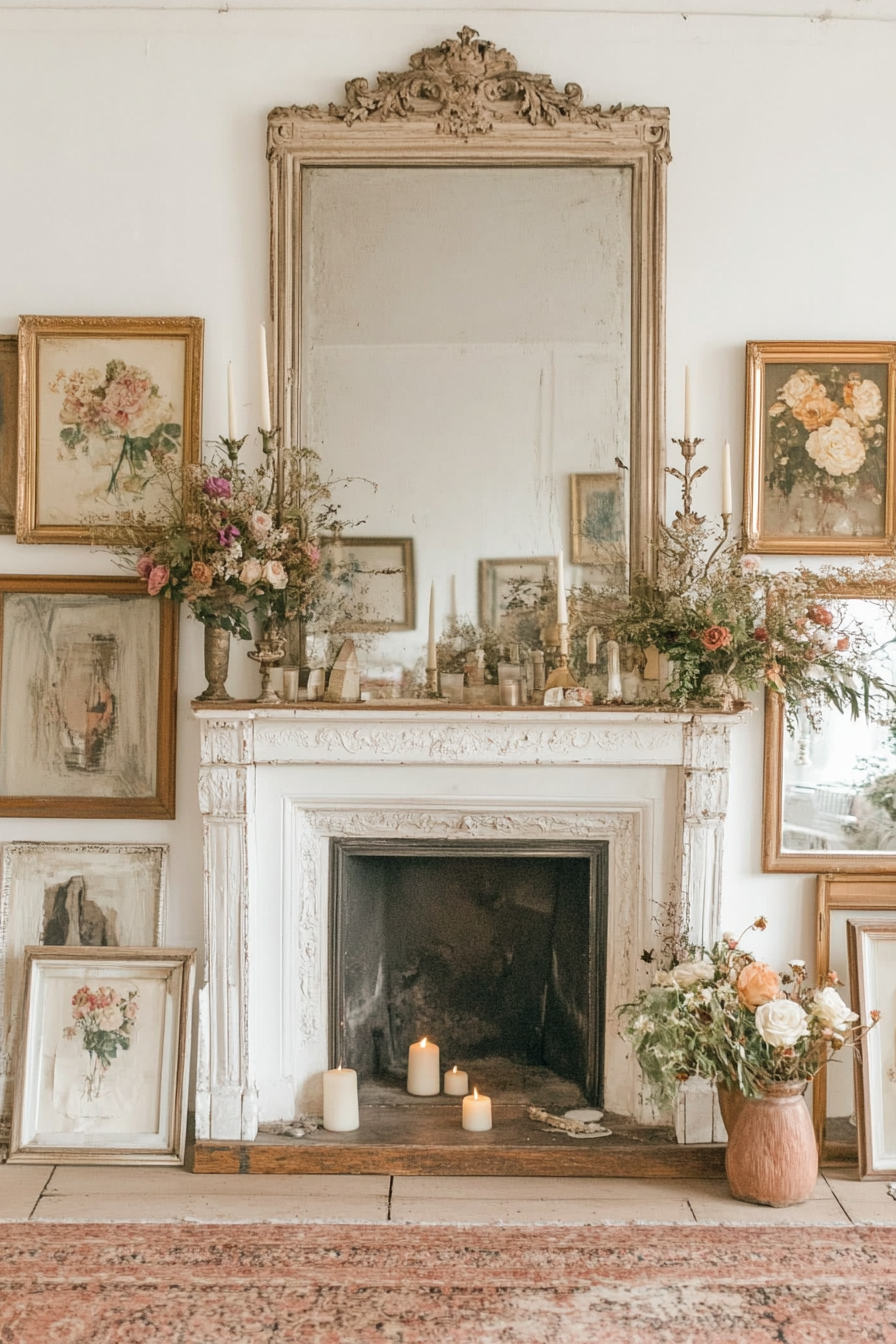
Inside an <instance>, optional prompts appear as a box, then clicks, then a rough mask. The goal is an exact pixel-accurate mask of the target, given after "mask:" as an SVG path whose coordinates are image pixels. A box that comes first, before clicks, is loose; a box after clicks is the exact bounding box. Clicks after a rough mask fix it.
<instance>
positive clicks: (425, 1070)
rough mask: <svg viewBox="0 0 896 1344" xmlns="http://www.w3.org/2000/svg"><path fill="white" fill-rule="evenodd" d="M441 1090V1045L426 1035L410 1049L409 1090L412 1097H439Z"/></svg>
mask: <svg viewBox="0 0 896 1344" xmlns="http://www.w3.org/2000/svg"><path fill="white" fill-rule="evenodd" d="M441 1090H442V1075H441V1072H440V1069H439V1047H438V1046H437V1045H433V1043H432V1041H431V1040H429V1039H428V1038H427V1037H426V1036H424V1037H423V1040H422V1041H418V1042H417V1044H416V1045H412V1046H411V1048H410V1050H409V1051H408V1091H409V1092H410V1094H411V1096H412V1097H437V1096H438V1095H439V1093H440V1092H441Z"/></svg>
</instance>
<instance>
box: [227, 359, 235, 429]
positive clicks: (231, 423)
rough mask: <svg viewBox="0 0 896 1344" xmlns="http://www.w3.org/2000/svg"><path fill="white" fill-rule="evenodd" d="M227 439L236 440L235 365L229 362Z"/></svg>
mask: <svg viewBox="0 0 896 1344" xmlns="http://www.w3.org/2000/svg"><path fill="white" fill-rule="evenodd" d="M227 437H228V439H235V438H236V394H235V393H234V390H233V363H232V361H231V360H228V361H227Z"/></svg>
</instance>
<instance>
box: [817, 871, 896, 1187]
mask: <svg viewBox="0 0 896 1344" xmlns="http://www.w3.org/2000/svg"><path fill="white" fill-rule="evenodd" d="M863 915H864V916H870V915H877V916H881V915H893V916H896V877H894V876H886V875H884V874H881V875H880V876H878V875H877V874H872V873H847V874H844V875H843V876H838V875H836V874H833V873H825V874H823V875H821V876H819V877H818V879H817V881H816V916H817V937H818V941H817V945H816V954H815V974H816V977H817V979H818V980H819V981H820V980H823V979H824V977H825V976H826V975H827V973H828V971H836V973H837V975H838V976H839V978H840V980H841V981H842V987H841V989H840V993H841V994H842V996H843V998H844V999H845V1000H846V1002H847V1003H852V1004H853V1005H854V1004H855V998H856V987H855V985H854V984H853V982H852V979H851V977H850V970H849V949H848V946H847V936H846V935H847V928H846V926H847V923H848V921H849V920H850V919H861V918H862V916H863ZM864 1020H867V1019H863V1021H864ZM852 1054H853V1052H852V1051H851V1050H840V1051H838V1052H837V1053H835V1054H834V1056H833V1058H832V1060H831V1062H830V1063H829V1064H828V1065H827V1067H826V1068H823V1069H821V1071H820V1072H819V1073H817V1074H816V1075H815V1077H814V1079H813V1080H812V1115H813V1119H814V1122H815V1136H816V1139H817V1141H818V1154H819V1158H820V1160H821V1161H822V1162H843V1161H846V1162H854V1161H855V1160H856V1146H857V1143H858V1135H857V1131H856V1090H855V1076H854V1075H855V1070H854V1065H853V1058H852Z"/></svg>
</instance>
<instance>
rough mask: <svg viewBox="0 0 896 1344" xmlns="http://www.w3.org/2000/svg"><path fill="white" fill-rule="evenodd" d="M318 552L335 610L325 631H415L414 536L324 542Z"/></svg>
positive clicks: (341, 538) (333, 539)
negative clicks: (319, 552)
mask: <svg viewBox="0 0 896 1344" xmlns="http://www.w3.org/2000/svg"><path fill="white" fill-rule="evenodd" d="M320 550H321V572H322V574H323V577H324V579H325V580H326V582H327V588H328V592H329V593H330V594H331V595H332V597H331V600H333V601H334V605H335V608H336V614H334V616H333V617H332V619H328V621H327V628H328V629H330V630H341V631H345V632H347V633H351V632H358V633H361V632H365V631H371V632H379V633H384V632H387V631H390V630H413V629H415V628H416V624H417V614H416V613H417V596H416V585H415V578H414V540H413V538H412V537H355V536H343V537H339V538H338V539H337V538H332V539H331V538H329V537H322V538H321V543H320ZM325 600H326V599H325Z"/></svg>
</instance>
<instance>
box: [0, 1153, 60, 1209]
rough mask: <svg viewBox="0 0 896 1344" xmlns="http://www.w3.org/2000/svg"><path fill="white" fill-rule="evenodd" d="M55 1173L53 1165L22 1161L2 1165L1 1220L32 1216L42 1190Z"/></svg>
mask: <svg viewBox="0 0 896 1344" xmlns="http://www.w3.org/2000/svg"><path fill="white" fill-rule="evenodd" d="M52 1174H53V1168H52V1167H43V1166H31V1165H30V1164H26V1163H22V1164H21V1165H19V1163H17V1162H16V1163H12V1164H10V1163H4V1164H3V1165H2V1166H0V1222H20V1221H21V1220H23V1219H26V1218H30V1216H31V1210H32V1209H33V1208H34V1206H35V1204H36V1203H37V1201H38V1199H39V1198H40V1195H41V1191H42V1190H43V1189H44V1187H45V1186H46V1184H47V1181H48V1180H49V1178H50V1176H51V1175H52Z"/></svg>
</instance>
